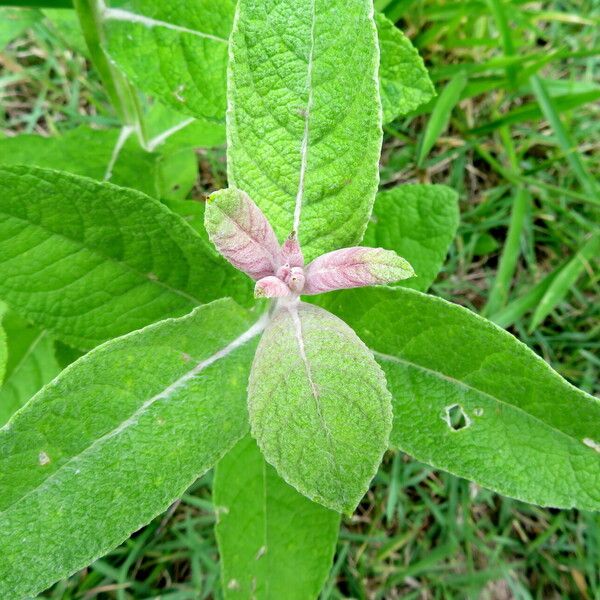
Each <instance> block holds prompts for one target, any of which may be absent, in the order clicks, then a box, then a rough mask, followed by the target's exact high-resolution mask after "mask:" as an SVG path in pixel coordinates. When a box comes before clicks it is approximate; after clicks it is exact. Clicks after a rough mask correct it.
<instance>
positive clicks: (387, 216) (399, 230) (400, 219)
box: [363, 184, 459, 292]
mask: <svg viewBox="0 0 600 600" xmlns="http://www.w3.org/2000/svg"><path fill="white" fill-rule="evenodd" d="M458 220H459V214H458V196H457V194H456V192H455V191H454V190H451V189H450V188H447V187H446V186H443V185H420V184H415V185H402V186H399V187H397V188H394V189H391V190H388V191H385V192H380V193H379V194H377V199H376V200H375V206H374V207H373V216H372V217H371V221H370V222H369V225H368V227H367V231H366V232H365V238H364V240H363V244H364V245H365V246H372V247H374V248H378V247H382V248H387V249H389V250H394V251H395V252H397V253H398V254H399V255H400V256H402V257H404V258H405V259H406V260H407V261H408V262H409V263H410V264H411V265H412V267H413V269H414V271H415V274H416V277H412V278H410V279H407V280H405V281H401V282H399V283H398V284H397V285H401V286H403V287H409V288H413V289H416V290H419V291H422V292H424V291H426V290H427V289H428V288H429V287H430V286H431V284H432V283H433V282H434V280H435V278H436V276H437V274H438V273H439V271H440V269H441V268H442V265H443V264H444V260H445V258H446V254H447V253H448V249H449V247H450V244H451V243H452V240H453V239H454V236H455V234H456V229H457V227H458Z"/></svg>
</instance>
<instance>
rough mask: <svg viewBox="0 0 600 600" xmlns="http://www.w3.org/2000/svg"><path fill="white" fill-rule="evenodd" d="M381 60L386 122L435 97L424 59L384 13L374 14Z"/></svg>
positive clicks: (382, 94)
mask: <svg viewBox="0 0 600 600" xmlns="http://www.w3.org/2000/svg"><path fill="white" fill-rule="evenodd" d="M375 24H376V25H377V33H378V36H379V48H380V51H381V62H380V65H379V80H380V90H381V104H382V107H383V122H384V123H389V122H390V121H393V120H394V119H395V118H396V117H400V116H402V115H406V114H407V113H409V112H411V111H413V110H415V109H416V108H418V107H419V106H421V105H422V104H425V103H427V102H429V100H431V99H432V98H433V97H434V96H435V88H434V87H433V84H432V83H431V80H430V79H429V75H428V73H427V69H426V68H425V65H424V63H423V59H422V58H421V57H420V56H419V53H418V52H417V49H416V48H415V47H414V46H413V45H412V44H411V43H410V40H409V39H408V38H407V37H406V36H405V35H404V34H403V33H402V32H401V31H400V30H399V29H398V28H397V27H395V26H394V24H393V23H392V22H391V21H390V20H389V19H388V18H387V17H386V16H385V15H383V14H381V13H376V14H375Z"/></svg>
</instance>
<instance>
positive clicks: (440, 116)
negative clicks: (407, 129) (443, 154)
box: [417, 71, 468, 167]
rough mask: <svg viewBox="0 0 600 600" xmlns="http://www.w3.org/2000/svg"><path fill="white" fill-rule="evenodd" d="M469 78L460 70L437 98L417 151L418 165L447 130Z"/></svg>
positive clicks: (420, 165)
mask: <svg viewBox="0 0 600 600" xmlns="http://www.w3.org/2000/svg"><path fill="white" fill-rule="evenodd" d="M467 81H468V78H467V76H466V74H465V73H464V72H463V71H459V72H458V73H457V74H456V75H455V76H454V77H453V78H452V80H451V81H450V82H449V83H448V84H447V85H446V87H445V88H444V89H443V90H442V93H441V94H440V96H439V98H438V99H437V101H436V103H435V106H434V108H433V112H432V113H431V117H430V118H429V122H428V123H427V127H426V128H425V132H424V133H423V138H422V139H421V142H420V144H419V149H418V153H417V165H418V166H419V167H422V166H423V163H424V162H425V159H426V158H427V155H428V154H429V151H430V150H431V149H432V148H433V145H434V144H435V142H436V140H437V139H438V137H439V136H440V135H441V134H442V133H444V131H446V128H447V127H448V123H449V122H450V115H451V114H452V111H453V110H454V107H455V106H456V105H457V104H458V102H459V100H460V94H461V92H462V91H463V89H464V88H465V86H466V85H467Z"/></svg>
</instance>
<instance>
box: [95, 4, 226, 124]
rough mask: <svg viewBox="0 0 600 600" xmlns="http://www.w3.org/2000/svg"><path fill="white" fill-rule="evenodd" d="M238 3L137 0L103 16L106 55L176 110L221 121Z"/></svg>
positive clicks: (108, 10) (134, 80)
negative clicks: (230, 39)
mask: <svg viewBox="0 0 600 600" xmlns="http://www.w3.org/2000/svg"><path fill="white" fill-rule="evenodd" d="M235 4H236V3H235V0H194V2H190V1H189V0H171V1H170V2H164V0H132V1H131V2H130V3H129V4H128V9H127V10H124V9H121V8H109V9H107V10H106V11H105V12H104V29H105V32H106V41H107V51H108V53H109V54H110V56H111V58H112V59H113V60H114V61H115V62H116V63H117V65H118V66H119V67H120V68H121V69H123V71H124V72H125V73H126V74H127V76H128V77H129V78H130V79H131V80H132V81H133V82H134V83H135V84H137V85H139V87H140V88H141V89H143V90H144V91H146V92H149V93H151V94H152V95H154V96H156V97H157V98H160V99H161V101H162V102H164V103H165V104H167V105H169V106H171V107H172V108H174V109H175V110H178V111H181V112H185V113H189V114H191V115H193V116H195V117H198V118H207V119H214V120H222V119H223V117H224V115H225V107H226V86H225V76H226V70H227V60H228V40H229V34H230V31H231V26H232V22H233V15H234V12H235Z"/></svg>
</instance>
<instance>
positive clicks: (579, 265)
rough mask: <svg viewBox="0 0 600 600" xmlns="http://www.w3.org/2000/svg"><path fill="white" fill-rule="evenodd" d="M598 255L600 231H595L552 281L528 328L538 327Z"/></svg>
mask: <svg viewBox="0 0 600 600" xmlns="http://www.w3.org/2000/svg"><path fill="white" fill-rule="evenodd" d="M599 256H600V233H595V234H594V235H592V236H591V237H590V238H589V239H588V240H587V241H586V242H585V243H584V244H583V246H582V247H581V248H580V249H579V251H578V252H577V254H576V255H575V256H574V257H573V258H572V259H571V260H570V261H569V262H568V263H567V264H566V265H565V266H564V267H563V268H562V269H561V271H560V273H559V274H558V275H557V276H556V278H555V279H554V280H553V281H552V283H551V284H550V286H549V287H548V289H547V290H546V292H545V293H544V295H543V296H542V298H541V300H540V301H539V304H538V305H537V307H536V309H535V312H534V313H533V317H532V318H531V325H530V329H532V330H533V329H535V328H536V327H538V325H539V324H540V323H541V322H542V321H543V320H544V319H545V318H546V317H547V316H548V315H549V314H550V313H551V312H552V310H553V309H554V308H555V307H556V306H557V305H558V304H559V302H561V301H562V300H563V298H564V297H565V296H566V295H567V294H568V293H569V291H570V290H571V289H572V288H573V286H574V284H575V282H576V281H577V279H578V278H579V276H580V275H581V273H582V272H583V270H584V269H585V268H586V267H589V266H590V261H593V260H596V261H597V260H598V257H599Z"/></svg>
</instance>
